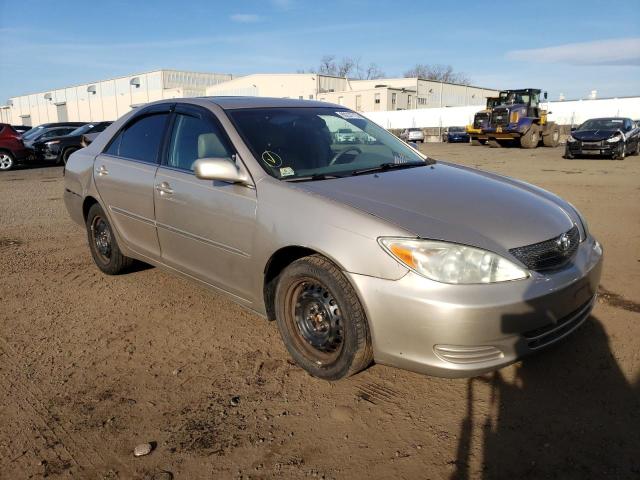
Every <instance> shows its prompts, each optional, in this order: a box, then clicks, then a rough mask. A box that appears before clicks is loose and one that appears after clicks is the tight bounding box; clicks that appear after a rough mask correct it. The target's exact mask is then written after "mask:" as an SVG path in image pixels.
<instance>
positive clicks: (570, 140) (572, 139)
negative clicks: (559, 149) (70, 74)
mask: <svg viewBox="0 0 640 480" xmlns="http://www.w3.org/2000/svg"><path fill="white" fill-rule="evenodd" d="M575 141H576V139H575V138H573V137H572V136H571V135H569V136H568V137H567V142H569V143H573V142H575Z"/></svg>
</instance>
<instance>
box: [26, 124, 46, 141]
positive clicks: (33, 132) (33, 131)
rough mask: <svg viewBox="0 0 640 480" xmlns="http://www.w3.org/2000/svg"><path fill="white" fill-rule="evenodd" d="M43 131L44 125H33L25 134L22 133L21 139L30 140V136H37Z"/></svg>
mask: <svg viewBox="0 0 640 480" xmlns="http://www.w3.org/2000/svg"><path fill="white" fill-rule="evenodd" d="M43 131H44V127H34V128H32V129H31V130H29V131H27V132H25V134H24V135H22V139H23V140H31V139H32V138H35V137H37V136H38V135H39V134H41V133H42V132H43Z"/></svg>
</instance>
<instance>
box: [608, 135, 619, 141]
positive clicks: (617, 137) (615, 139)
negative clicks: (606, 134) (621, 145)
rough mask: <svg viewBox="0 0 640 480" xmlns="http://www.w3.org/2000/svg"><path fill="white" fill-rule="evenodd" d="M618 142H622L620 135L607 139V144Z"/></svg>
mask: <svg viewBox="0 0 640 480" xmlns="http://www.w3.org/2000/svg"><path fill="white" fill-rule="evenodd" d="M620 140H622V135H616V136H615V137H611V138H608V139H607V142H609V143H616V142H619V141H620Z"/></svg>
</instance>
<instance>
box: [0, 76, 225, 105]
mask: <svg viewBox="0 0 640 480" xmlns="http://www.w3.org/2000/svg"><path fill="white" fill-rule="evenodd" d="M156 72H182V73H197V74H199V75H230V76H231V79H230V80H233V78H234V77H233V74H231V73H219V72H195V71H193V70H176V69H174V68H156V69H155V70H147V71H146V72H137V73H131V74H129V75H119V76H117V77H111V78H103V79H102V80H95V81H92V82H81V83H76V84H74V85H69V86H66V87H59V88H49V89H47V90H40V91H39V92H31V93H23V94H22V95H14V96H13V97H9V98H8V99H9V100H11V99H14V98H18V97H28V96H30V95H37V94H39V93H47V92H52V91H54V90H65V89H67V88H77V87H81V86H82V85H92V84H94V83H100V82H109V81H111V80H120V79H121V78H130V77H136V76H138V75H148V74H149V73H156ZM225 81H226V82H228V81H229V80H225Z"/></svg>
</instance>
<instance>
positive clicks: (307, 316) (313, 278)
mask: <svg viewBox="0 0 640 480" xmlns="http://www.w3.org/2000/svg"><path fill="white" fill-rule="evenodd" d="M275 305H276V308H275V311H276V323H277V325H278V330H279V331H280V335H281V337H282V340H283V342H284V344H285V346H286V347H287V350H288V351H289V353H290V354H291V356H292V357H293V359H294V361H295V362H296V363H297V364H298V365H299V366H300V367H302V368H303V369H304V370H306V371H307V372H308V373H309V374H311V375H313V376H314V377H318V378H322V379H324V380H339V379H341V378H345V377H348V376H351V375H353V374H355V373H357V372H359V371H360V370H363V369H364V368H366V367H367V366H368V365H369V364H370V363H371V362H372V361H373V349H372V346H371V335H370V334H369V327H368V325H367V319H366V315H365V313H364V309H363V308H362V305H361V304H360V301H359V300H358V296H357V295H356V292H355V290H354V289H353V287H352V286H351V284H350V283H349V281H348V280H347V279H346V277H345V276H344V275H343V274H342V272H341V271H340V269H339V268H338V267H336V266H335V265H334V264H333V263H332V262H330V261H329V260H327V259H326V258H324V257H322V256H320V255H311V256H308V257H303V258H301V259H299V260H296V261H295V262H293V263H291V264H290V265H289V266H288V267H287V268H285V269H284V271H283V272H282V273H281V274H280V277H279V279H278V283H277V286H276V295H275Z"/></svg>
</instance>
